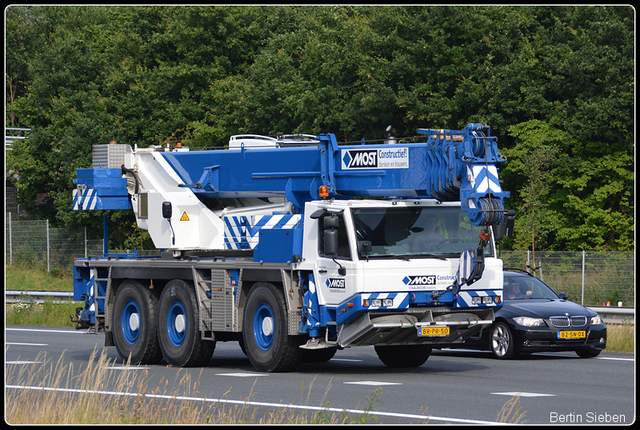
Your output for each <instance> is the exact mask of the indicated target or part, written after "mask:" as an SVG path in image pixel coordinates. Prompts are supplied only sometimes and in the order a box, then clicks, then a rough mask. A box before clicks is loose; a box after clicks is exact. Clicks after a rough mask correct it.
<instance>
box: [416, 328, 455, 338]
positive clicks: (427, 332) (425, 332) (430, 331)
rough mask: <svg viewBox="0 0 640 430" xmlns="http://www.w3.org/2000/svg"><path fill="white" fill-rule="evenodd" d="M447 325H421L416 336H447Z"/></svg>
mask: <svg viewBox="0 0 640 430" xmlns="http://www.w3.org/2000/svg"><path fill="white" fill-rule="evenodd" d="M448 335H449V327H421V328H420V330H418V336H448Z"/></svg>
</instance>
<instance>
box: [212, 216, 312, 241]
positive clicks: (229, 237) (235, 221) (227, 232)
mask: <svg viewBox="0 0 640 430" xmlns="http://www.w3.org/2000/svg"><path fill="white" fill-rule="evenodd" d="M301 219H302V217H301V215H299V214H297V215H252V216H227V217H224V246H225V249H254V248H255V247H256V245H258V235H259V234H260V230H263V229H292V228H294V227H296V226H297V225H298V224H299V223H300V221H301Z"/></svg>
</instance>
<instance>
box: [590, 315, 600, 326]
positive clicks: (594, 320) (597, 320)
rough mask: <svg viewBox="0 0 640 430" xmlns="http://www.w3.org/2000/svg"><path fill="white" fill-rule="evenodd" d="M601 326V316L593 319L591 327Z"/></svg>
mask: <svg viewBox="0 0 640 430" xmlns="http://www.w3.org/2000/svg"><path fill="white" fill-rule="evenodd" d="M600 324H602V318H600V315H596V316H595V317H591V325H600Z"/></svg>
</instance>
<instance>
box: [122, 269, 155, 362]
mask: <svg viewBox="0 0 640 430" xmlns="http://www.w3.org/2000/svg"><path fill="white" fill-rule="evenodd" d="M157 311H158V299H157V298H156V297H155V296H154V295H153V293H152V292H151V291H150V290H149V289H147V288H144V287H143V286H142V285H141V284H140V283H139V282H137V281H132V280H128V281H125V282H123V283H122V285H120V288H118V291H117V292H116V296H115V300H114V303H113V324H112V333H113V341H114V344H115V347H116V350H117V351H118V355H119V356H120V358H122V359H123V360H125V361H126V360H129V359H130V360H131V364H155V363H158V362H159V361H160V360H162V351H161V350H160V347H159V343H158V335H157V331H156V327H157V325H156V315H157Z"/></svg>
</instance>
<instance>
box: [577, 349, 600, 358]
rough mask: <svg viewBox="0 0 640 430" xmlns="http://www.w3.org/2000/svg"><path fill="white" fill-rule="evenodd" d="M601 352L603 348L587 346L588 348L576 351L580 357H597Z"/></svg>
mask: <svg viewBox="0 0 640 430" xmlns="http://www.w3.org/2000/svg"><path fill="white" fill-rule="evenodd" d="M601 352H602V350H601V349H595V348H588V347H587V348H581V349H578V350H577V351H576V354H578V356H580V358H592V357H597V356H598V355H600V353H601Z"/></svg>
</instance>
